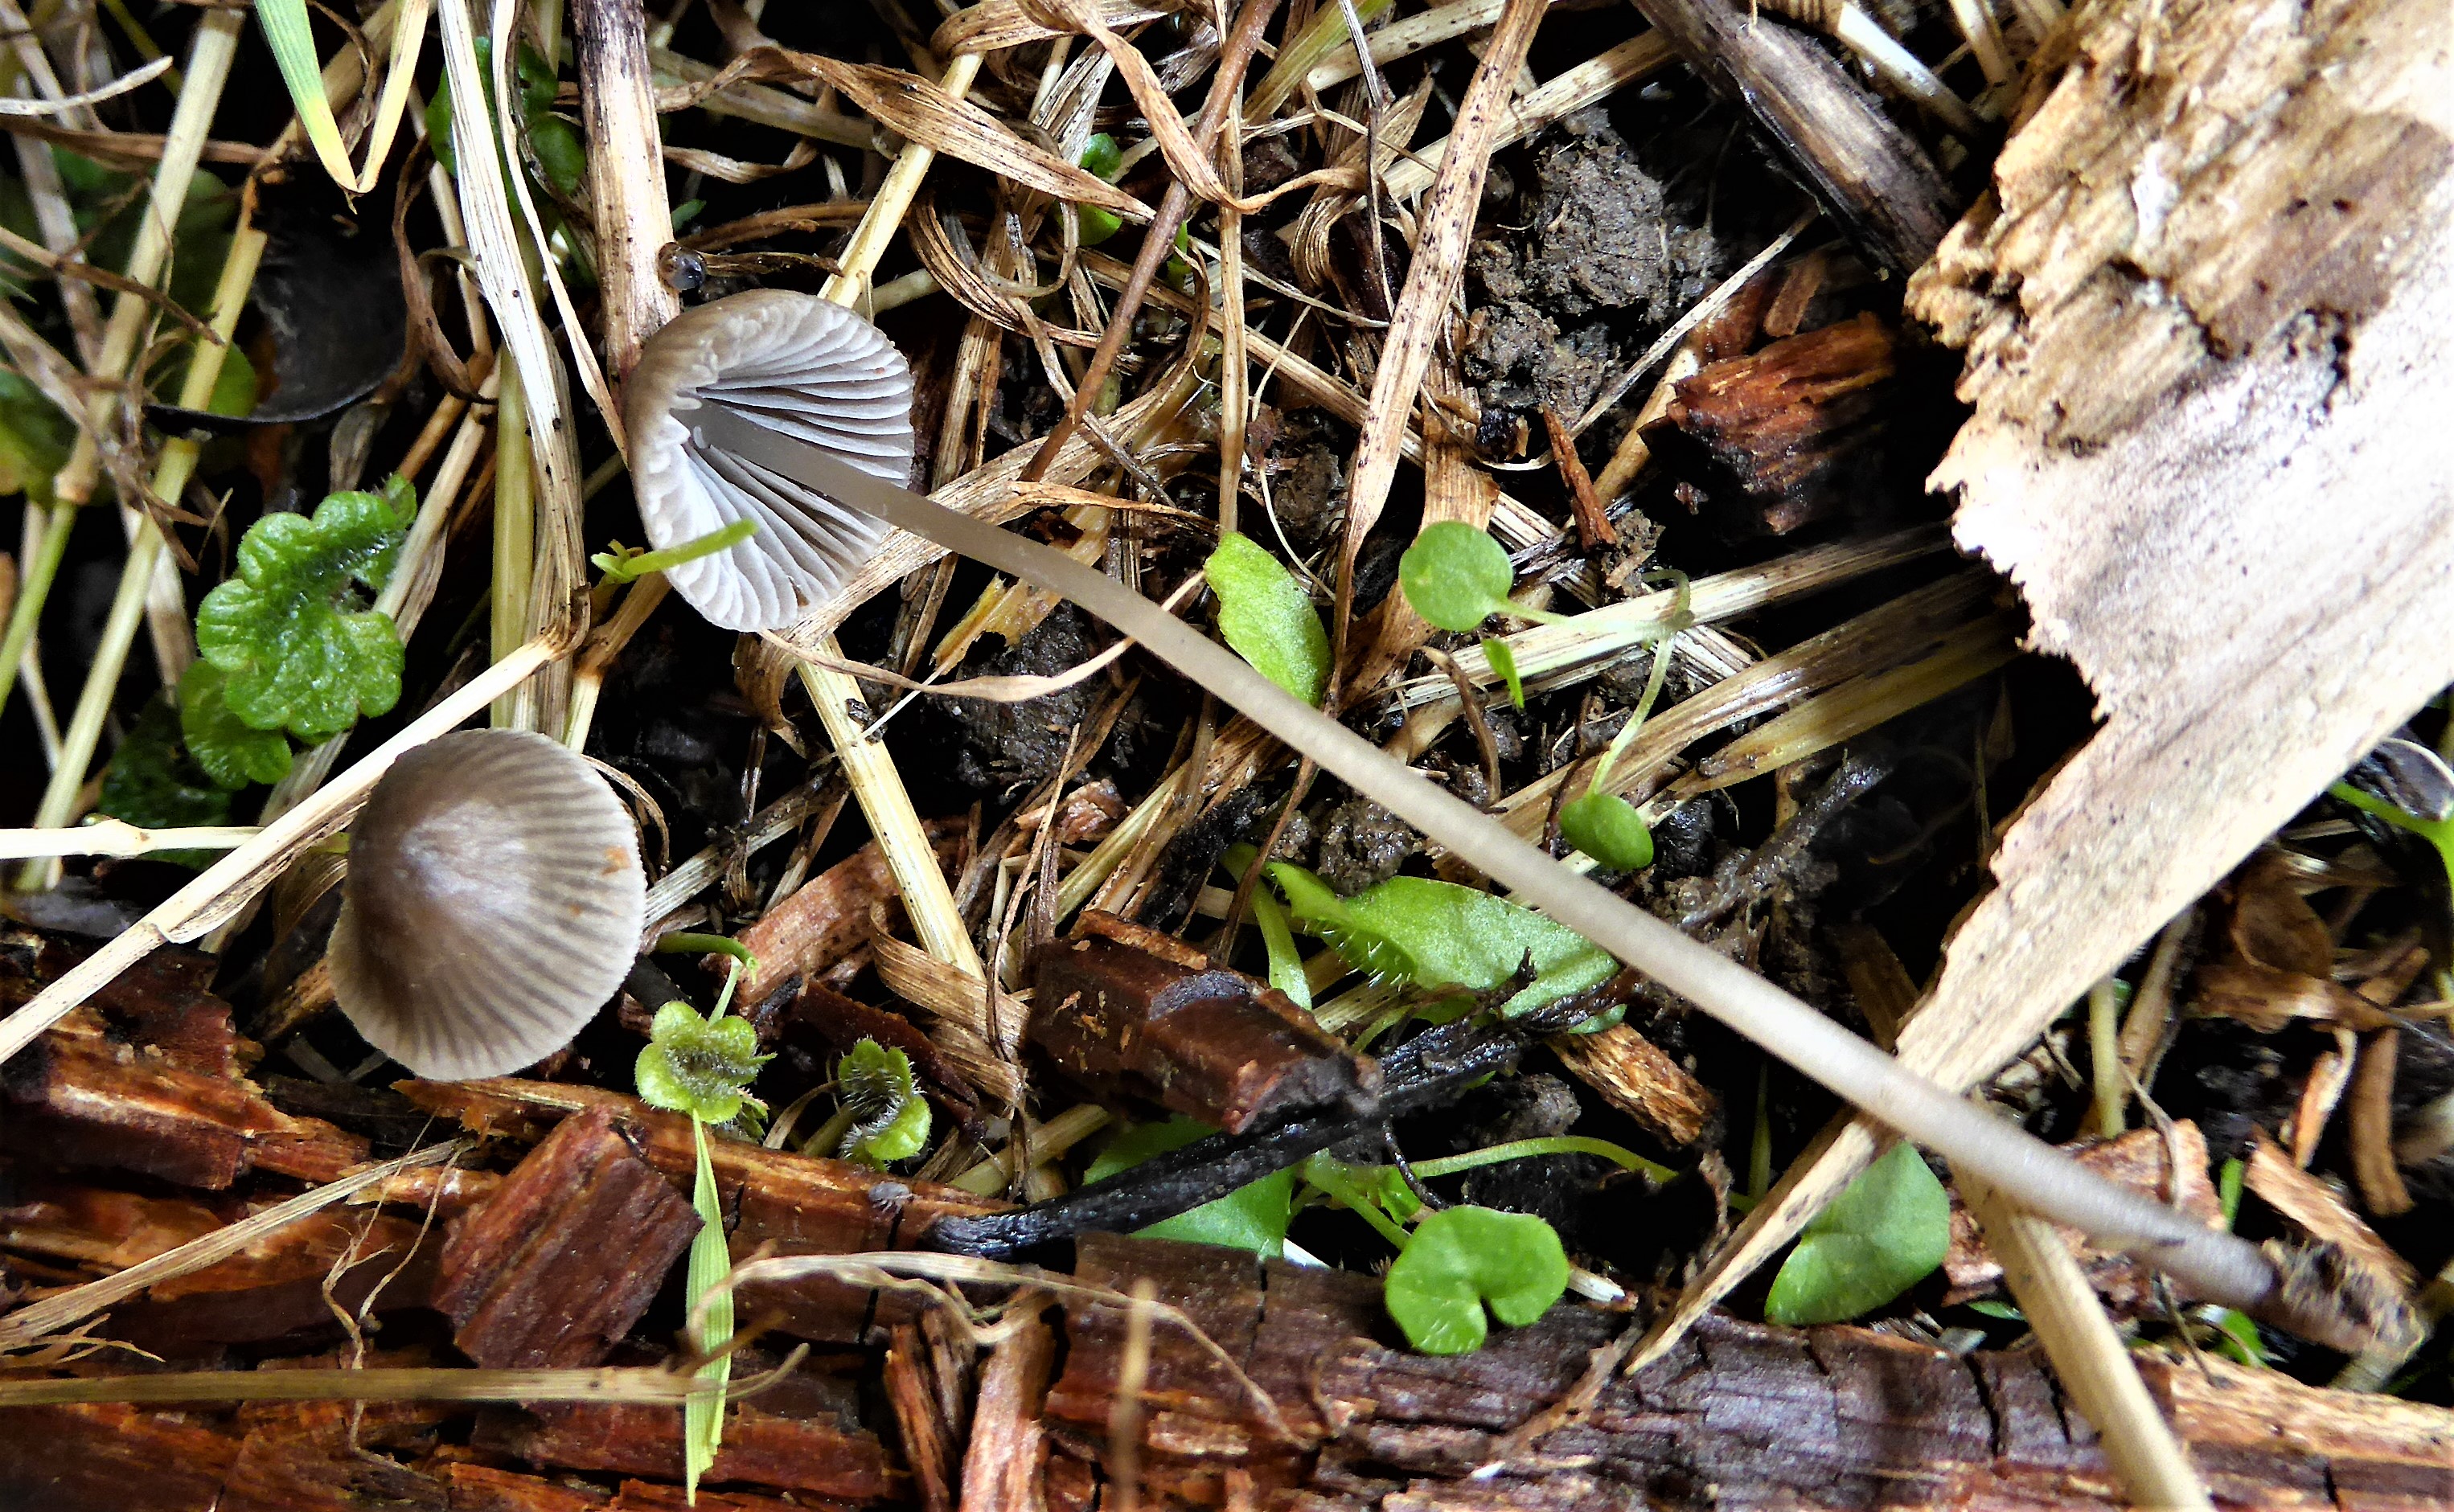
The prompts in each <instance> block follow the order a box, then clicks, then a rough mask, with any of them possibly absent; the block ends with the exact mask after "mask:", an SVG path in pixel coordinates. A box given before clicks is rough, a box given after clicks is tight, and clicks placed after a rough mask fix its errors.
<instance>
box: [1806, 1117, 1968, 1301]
mask: <svg viewBox="0 0 2454 1512" xmlns="http://www.w3.org/2000/svg"><path fill="white" fill-rule="evenodd" d="M1950 1247H1951V1198H1950V1195H1949V1194H1948V1193H1946V1192H1944V1191H1943V1189H1942V1184H1941V1182H1939V1181H1936V1180H1935V1179H1934V1172H1933V1171H1932V1170H1930V1169H1928V1168H1927V1166H1926V1164H1925V1158H1924V1157H1923V1156H1921V1155H1920V1154H1919V1153H1918V1152H1917V1150H1916V1148H1915V1147H1914V1146H1912V1145H1909V1144H1895V1145H1893V1146H1892V1147H1891V1148H1890V1149H1889V1150H1887V1151H1886V1152H1884V1154H1883V1157H1882V1159H1881V1160H1879V1161H1877V1162H1875V1164H1872V1165H1869V1166H1867V1167H1866V1171H1865V1174H1864V1175H1862V1176H1861V1177H1859V1178H1858V1179H1857V1180H1856V1181H1854V1182H1851V1183H1850V1184H1849V1188H1848V1190H1846V1191H1844V1192H1842V1193H1841V1194H1840V1196H1839V1197H1837V1198H1835V1199H1833V1202H1832V1205H1831V1206H1829V1207H1826V1208H1825V1209H1823V1211H1822V1212H1821V1213H1820V1214H1818V1215H1817V1216H1816V1219H1815V1221H1814V1222H1813V1223H1811V1224H1807V1225H1806V1228H1805V1230H1804V1232H1802V1233H1800V1235H1799V1239H1798V1247H1797V1248H1795V1249H1793V1250H1791V1251H1790V1252H1789V1258H1788V1259H1787V1260H1784V1261H1782V1262H1781V1264H1780V1275H1778V1276H1775V1277H1774V1278H1773V1283H1772V1294H1771V1295H1770V1296H1768V1297H1766V1298H1765V1299H1764V1317H1765V1318H1766V1319H1767V1320H1768V1321H1770V1322H1772V1323H1780V1324H1782V1325H1784V1326H1788V1327H1802V1326H1804V1325H1806V1324H1808V1323H1841V1322H1844V1321H1846V1320H1848V1319H1851V1318H1855V1317H1857V1316H1858V1315H1860V1314H1861V1313H1864V1312H1868V1311H1871V1310H1872V1309H1874V1308H1877V1307H1880V1306H1881V1305H1882V1304H1883V1303H1887V1302H1889V1301H1891V1300H1892V1299H1893V1298H1895V1297H1897V1296H1899V1295H1900V1294H1901V1293H1902V1292H1904V1291H1906V1290H1908V1289H1909V1288H1910V1287H1911V1286H1914V1285H1916V1284H1917V1283H1919V1282H1920V1281H1921V1280H1923V1279H1924V1278H1925V1276H1926V1274H1927V1273H1928V1272H1930V1271H1932V1270H1933V1269H1934V1268H1935V1267H1936V1266H1937V1265H1940V1264H1941V1263H1942V1256H1943V1252H1944V1251H1945V1250H1947V1249H1949V1248H1950Z"/></svg>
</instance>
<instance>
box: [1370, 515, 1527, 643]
mask: <svg viewBox="0 0 2454 1512" xmlns="http://www.w3.org/2000/svg"><path fill="white" fill-rule="evenodd" d="M1515 581H1516V577H1515V574H1513V573H1512V572H1511V571H1510V570H1509V567H1508V553H1507V552H1506V551H1504V550H1502V549H1501V548H1500V545H1499V542H1497V541H1495V540H1493V539H1492V538H1491V537H1490V536H1489V535H1487V534H1485V533H1484V532H1482V531H1480V530H1478V529H1476V528H1475V527H1473V526H1470V525H1467V524H1466V523H1465V522H1464V521H1462V520H1442V521H1440V522H1438V524H1436V525H1430V526H1426V527H1424V528H1423V532H1422V533H1421V534H1420V535H1418V536H1417V537H1415V544H1414V545H1413V546H1410V547H1406V554H1405V555H1404V556H1401V557H1399V558H1398V587H1401V588H1403V589H1404V590H1405V593H1406V602H1407V603H1408V604H1411V605H1413V606H1414V607H1415V612H1416V613H1418V614H1419V615H1421V616H1422V617H1423V618H1424V619H1426V620H1429V621H1431V622H1432V623H1433V624H1434V625H1437V626H1438V627H1440V628H1441V629H1444V630H1455V631H1457V632H1458V633H1459V634H1462V633H1464V632H1465V631H1467V630H1471V629H1473V628H1474V627H1477V626H1478V625H1480V624H1481V623H1482V622H1483V621H1484V620H1485V619H1487V618H1489V617H1490V615H1491V613H1492V611H1493V610H1495V609H1499V608H1503V607H1506V606H1507V602H1508V589H1509V586H1510V585H1511V584H1512V583H1514V582H1515Z"/></svg>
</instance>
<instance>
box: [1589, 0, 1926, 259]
mask: <svg viewBox="0 0 2454 1512" xmlns="http://www.w3.org/2000/svg"><path fill="white" fill-rule="evenodd" d="M1634 3H1635V5H1636V9H1637V10H1640V11H1642V12H1643V13H1644V18H1645V19H1646V20H1647V21H1650V22H1652V23H1653V24H1654V25H1655V26H1656V27H1658V28H1659V29H1660V30H1661V34H1662V35H1663V36H1665V37H1667V38H1669V39H1670V45H1671V46H1672V47H1675V48H1677V49H1678V50H1679V56H1680V59H1682V60H1683V61H1684V62H1685V63H1686V65H1687V66H1688V67H1689V68H1691V69H1693V70H1696V71H1697V72H1698V73H1699V74H1700V75H1702V76H1703V78H1704V79H1705V81H1706V82H1707V83H1709V84H1711V85H1712V87H1713V89H1714V90H1715V92H1717V93H1719V94H1720V95H1721V96H1722V97H1723V98H1725V99H1728V100H1730V101H1732V102H1733V103H1735V104H1737V105H1738V106H1739V107H1740V109H1744V110H1745V111H1747V112H1748V114H1749V115H1750V116H1752V117H1753V118H1754V120H1755V123H1756V125H1757V126H1758V127H1759V128H1760V129H1762V131H1763V133H1764V135H1765V136H1767V137H1768V138H1770V139H1771V141H1772V144H1773V146H1774V147H1775V148H1776V149H1779V150H1780V154H1781V156H1783V157H1784V158H1786V159H1788V160H1789V162H1790V163H1791V164H1792V165H1793V166H1794V167H1796V168H1797V169H1798V170H1799V171H1800V173H1801V174H1802V175H1804V177H1805V179H1806V181H1807V183H1809V184H1810V185H1812V186H1813V187H1814V189H1815V192H1816V196H1817V198H1819V199H1820V200H1821V201H1822V202H1823V208H1824V209H1826V210H1827V211H1829V212H1830V213H1831V214H1832V216H1833V217H1834V218H1835V219H1837V220H1838V221H1840V224H1841V226H1842V227H1843V228H1844V229H1847V230H1848V232H1849V233H1850V235H1852V236H1854V237H1855V238H1857V240H1858V241H1859V242H1860V243H1861V244H1862V245H1863V246H1864V247H1865V248H1866V249H1868V250H1869V251H1871V252H1873V253H1874V254H1875V255H1876V256H1877V257H1878V258H1880V259H1881V261H1882V262H1884V263H1885V264H1887V265H1889V266H1890V268H1891V269H1892V270H1893V271H1895V272H1899V273H1906V272H1908V271H1910V270H1911V269H1915V268H1916V267H1917V266H1918V265H1919V264H1921V263H1922V262H1924V261H1925V260H1926V257H1927V255H1928V254H1930V253H1931V252H1933V250H1934V249H1935V247H1936V246H1937V245H1938V244H1939V243H1941V240H1942V237H1943V233H1944V232H1946V231H1948V230H1949V229H1951V222H1952V218H1953V216H1954V215H1955V214H1956V213H1957V212H1958V209H1959V201H1958V197H1957V196H1956V195H1954V194H1953V192H1952V190H1951V186H1950V185H1948V184H1947V183H1945V182H1944V181H1943V177H1942V175H1941V173H1939V172H1937V171H1936V170H1935V167H1934V164H1933V162H1932V161H1930V160H1929V159H1928V158H1927V157H1926V154H1925V149H1923V148H1921V147H1920V146H1918V144H1917V142H1916V140H1915V139H1914V138H1912V137H1911V136H1909V134H1908V133H1907V132H1905V131H1903V130H1901V129H1900V128H1899V127H1897V126H1895V125H1893V124H1892V121H1891V118H1890V117H1888V116H1886V115H1885V114H1884V113H1883V109H1882V107H1881V105H1879V104H1877V103H1876V102H1875V99H1874V98H1873V96H1871V95H1869V94H1867V93H1866V91H1865V90H1861V89H1860V88H1858V86H1857V85H1855V84H1853V83H1851V82H1850V81H1849V77H1848V75H1847V74H1845V73H1843V72H1842V71H1841V70H1840V65H1839V64H1837V63H1835V62H1834V61H1833V60H1832V58H1831V56H1830V55H1829V54H1827V53H1825V52H1824V51H1823V50H1822V49H1821V48H1820V46H1819V45H1818V44H1817V43H1816V42H1815V41H1814V40H1813V39H1811V38H1809V37H1808V36H1806V35H1805V34H1804V33H1803V32H1800V31H1798V30H1793V29H1792V28H1790V27H1789V26H1788V25H1786V24H1784V23H1782V22H1780V21H1778V20H1775V19H1774V18H1773V17H1771V16H1769V15H1764V16H1759V15H1758V14H1757V13H1756V11H1755V10H1754V8H1752V7H1750V6H1745V5H1734V4H1732V3H1730V0H1634Z"/></svg>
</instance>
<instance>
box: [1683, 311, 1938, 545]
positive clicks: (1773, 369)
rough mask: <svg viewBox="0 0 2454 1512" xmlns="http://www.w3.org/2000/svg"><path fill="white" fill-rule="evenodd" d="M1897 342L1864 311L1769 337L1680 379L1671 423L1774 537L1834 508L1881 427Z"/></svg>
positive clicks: (1753, 522)
mask: <svg viewBox="0 0 2454 1512" xmlns="http://www.w3.org/2000/svg"><path fill="white" fill-rule="evenodd" d="M1894 347H1895V343H1894V340H1893V337H1892V333H1891V331H1890V330H1889V329H1887V328H1885V327H1884V325H1883V323H1882V322H1881V321H1880V320H1878V319H1876V318H1875V317H1874V316H1873V315H1871V314H1861V315H1860V316H1859V317H1858V318H1857V319H1856V320H1853V321H1846V322H1843V323H1842V324H1840V325H1838V326H1826V327H1824V328H1822V329H1820V330H1811V331H1808V332H1806V333H1805V334H1804V335H1800V336H1791V337H1789V338H1787V339H1786V340H1782V341H1777V342H1774V343H1773V344H1772V345H1771V346H1769V347H1766V348H1763V349H1762V350H1761V351H1758V352H1754V353H1751V354H1750V355H1747V356H1744V357H1732V358H1728V359H1726V360H1724V361H1721V362H1717V363H1713V364H1711V365H1710V366H1708V367H1706V368H1702V369H1701V370H1700V371H1699V372H1697V373H1696V374H1695V376H1693V377H1690V378H1682V379H1680V381H1679V384H1678V386H1677V388H1676V392H1677V394H1678V397H1677V398H1676V399H1674V400H1672V401H1671V405H1670V410H1669V416H1670V420H1671V423H1672V424H1674V425H1676V426H1677V427H1678V428H1680V431H1681V432H1683V433H1685V434H1686V435H1688V436H1690V437H1693V438H1694V439H1695V440H1696V441H1698V442H1700V444H1701V445H1702V446H1703V448H1704V450H1705V452H1706V453H1707V454H1708V455H1710V456H1711V458H1712V459H1713V461H1714V462H1715V463H1717V464H1719V465H1720V467H1722V468H1726V469H1727V470H1728V471H1729V472H1730V473H1731V474H1732V475H1733V476H1734V477H1736V478H1737V479H1738V483H1739V487H1740V490H1741V491H1742V492H1743V494H1744V495H1745V498H1746V500H1747V509H1748V513H1749V515H1750V516H1751V517H1752V518H1751V520H1750V524H1751V525H1753V526H1754V527H1757V528H1760V529H1762V530H1764V531H1767V532H1769V533H1771V534H1774V535H1782V534H1786V533H1787V532H1789V531H1791V530H1795V529H1797V528H1798V527H1800V526H1802V525H1806V524H1808V523H1810V522H1812V521H1815V520H1818V519H1820V518H1822V517H1823V516H1825V515H1827V514H1830V513H1832V512H1833V511H1834V510H1835V509H1837V508H1838V507H1840V503H1841V494H1842V492H1843V490H1842V488H1841V487H1840V485H1841V484H1842V483H1843V482H1844V481H1845V474H1846V472H1847V469H1848V465H1849V464H1850V462H1851V461H1852V459H1853V458H1855V457H1857V456H1858V455H1859V454H1860V453H1861V452H1862V451H1863V450H1864V448H1866V447H1867V445H1868V444H1869V443H1870V442H1872V441H1874V440H1875V439H1877V438H1878V437H1879V436H1881V433H1882V424H1881V412H1882V409H1883V406H1884V403H1885V400H1886V394H1885V387H1886V385H1887V384H1888V383H1889V382H1890V380H1891V378H1892V376H1893V374H1894V373H1895V371H1897V364H1896V362H1895V360H1894Z"/></svg>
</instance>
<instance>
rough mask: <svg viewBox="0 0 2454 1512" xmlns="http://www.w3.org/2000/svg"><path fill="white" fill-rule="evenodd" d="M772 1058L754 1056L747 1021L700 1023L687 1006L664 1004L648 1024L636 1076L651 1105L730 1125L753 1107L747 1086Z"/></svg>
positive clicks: (754, 1037) (754, 1039) (754, 1034)
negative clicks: (646, 1038)
mask: <svg viewBox="0 0 2454 1512" xmlns="http://www.w3.org/2000/svg"><path fill="white" fill-rule="evenodd" d="M772 1059H773V1057H771V1056H765V1055H761V1054H759V1053H758V1031H757V1030H755V1029H754V1028H752V1027H751V1026H750V1021H749V1020H747V1019H742V1018H726V1017H723V1016H722V1014H721V1012H720V1011H719V1013H717V1014H715V1015H711V1016H710V1017H708V1018H704V1019H702V1018H700V1017H699V1016H698V1013H697V1011H696V1010H695V1009H694V1008H693V1007H692V1006H691V1005H689V1004H687V1003H668V1004H666V1005H664V1006H663V1007H661V1008H658V1009H657V1010H656V1017H655V1019H654V1022H653V1023H651V1024H650V1025H649V1029H648V1047H647V1048H646V1049H644V1050H641V1051H640V1052H639V1064H638V1066H637V1068H636V1069H635V1071H634V1076H635V1077H636V1078H637V1081H638V1084H639V1096H640V1097H641V1098H642V1099H644V1100H645V1101H646V1102H647V1103H648V1104H650V1105H651V1106H654V1107H661V1108H665V1109H668V1110H670V1111H672V1112H675V1113H688V1114H690V1115H691V1116H692V1117H694V1118H696V1119H699V1120H701V1121H703V1122H705V1123H709V1124H729V1123H731V1122H733V1120H734V1119H735V1118H737V1117H739V1116H740V1113H741V1110H742V1108H743V1107H744V1106H745V1105H747V1104H753V1103H754V1099H752V1098H751V1096H750V1084H751V1082H752V1081H753V1080H754V1078H756V1076H757V1075H758V1068H759V1067H760V1066H762V1065H765V1064H767V1063H768V1062H769V1061H770V1060H772Z"/></svg>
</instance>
